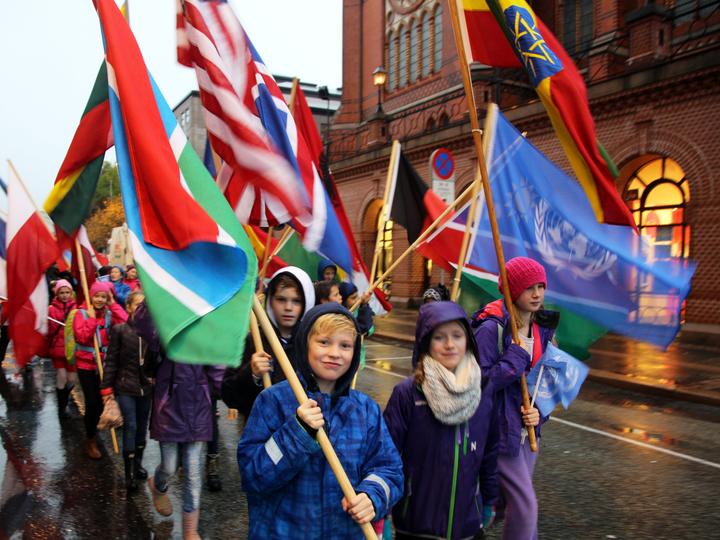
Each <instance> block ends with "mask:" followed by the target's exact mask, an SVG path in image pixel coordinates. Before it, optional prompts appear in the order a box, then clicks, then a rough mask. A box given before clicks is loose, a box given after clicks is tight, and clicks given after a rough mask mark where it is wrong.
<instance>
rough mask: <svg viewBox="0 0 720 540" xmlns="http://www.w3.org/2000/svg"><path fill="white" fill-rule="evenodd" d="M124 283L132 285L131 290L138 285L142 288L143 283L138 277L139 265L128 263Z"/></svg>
mask: <svg viewBox="0 0 720 540" xmlns="http://www.w3.org/2000/svg"><path fill="white" fill-rule="evenodd" d="M123 283H124V284H125V285H127V286H128V287H130V290H131V291H134V290H135V289H137V288H138V287H139V288H140V289H142V284H141V283H140V280H139V279H138V271H137V267H136V266H135V265H134V264H128V265H127V266H126V267H125V279H124V280H123Z"/></svg>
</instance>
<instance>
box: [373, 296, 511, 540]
mask: <svg viewBox="0 0 720 540" xmlns="http://www.w3.org/2000/svg"><path fill="white" fill-rule="evenodd" d="M412 364H413V368H414V369H415V373H414V374H413V375H411V376H410V377H408V378H407V379H405V380H404V381H403V382H401V383H400V384H398V385H397V386H396V387H395V389H394V390H393V393H392V395H391V396H390V400H389V401H388V404H387V407H386V408H385V413H384V416H385V422H387V425H388V429H389V430H390V435H391V436H392V438H393V441H394V442H395V446H396V447H397V449H398V451H399V452H400V454H401V455H402V460H403V472H404V474H405V496H404V498H403V499H401V500H400V502H398V504H396V505H395V507H394V508H393V512H392V514H393V524H394V526H395V532H396V538H397V540H409V539H420V538H448V539H452V540H456V539H457V540H459V539H469V538H475V537H476V535H479V534H482V533H481V529H482V528H483V527H484V526H487V525H489V523H490V522H491V520H492V518H493V516H494V509H493V505H495V504H496V502H497V498H498V476H497V459H498V456H497V452H498V422H497V417H496V414H495V413H494V411H495V409H494V387H493V383H492V382H491V381H489V380H488V379H486V378H484V377H483V376H482V374H481V370H480V361H479V358H478V350H477V346H476V344H475V340H474V339H473V335H472V331H471V330H470V324H469V322H468V319H467V315H465V311H464V310H463V309H462V308H461V307H460V306H459V305H457V304H456V303H454V302H433V303H430V304H426V305H423V306H421V307H420V315H419V317H418V322H417V327H416V331H415V348H414V350H413V356H412Z"/></svg>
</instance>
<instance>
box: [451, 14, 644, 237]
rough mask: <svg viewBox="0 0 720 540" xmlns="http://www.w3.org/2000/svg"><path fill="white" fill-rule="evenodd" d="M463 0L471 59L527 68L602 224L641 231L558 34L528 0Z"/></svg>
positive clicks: (580, 79) (466, 37) (531, 80)
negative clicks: (596, 131)
mask: <svg viewBox="0 0 720 540" xmlns="http://www.w3.org/2000/svg"><path fill="white" fill-rule="evenodd" d="M457 1H458V3H461V4H462V6H459V7H462V8H463V10H464V14H465V18H464V21H465V27H466V29H467V35H466V36H463V37H464V39H466V41H469V43H470V49H469V50H470V52H471V53H472V55H473V57H472V58H468V61H472V60H478V61H480V62H482V63H484V64H487V65H490V66H500V67H502V66H509V67H523V68H525V71H526V72H527V74H528V76H529V77H530V82H531V83H532V86H533V88H535V91H536V92H537V94H538V96H539V97H540V100H541V101H542V103H543V105H544V106H545V110H546V111H547V113H548V116H549V117H550V121H551V122H552V125H553V128H554V129H555V133H556V134H557V136H558V139H560V143H561V144H562V147H563V149H564V150H565V154H566V155H567V157H568V160H569V161H570V165H571V166H572V168H573V170H574V171H575V175H576V176H577V178H578V181H579V182H580V185H581V186H582V187H583V189H584V190H585V194H586V195H587V197H588V199H589V200H590V204H591V205H592V210H593V212H594V214H595V217H596V219H597V220H598V222H599V223H608V224H611V225H627V226H629V227H632V228H633V229H635V220H634V219H633V216H632V214H631V213H630V210H629V209H628V207H627V205H626V204H625V203H624V202H623V200H622V198H621V197H620V194H619V193H618V191H617V188H616V187H615V179H614V177H613V171H616V170H617V169H615V165H614V164H612V161H611V160H610V158H609V156H608V155H607V152H605V149H604V148H602V146H601V145H600V142H599V141H598V140H597V136H596V135H595V122H594V120H593V118H592V115H591V114H590V103H589V101H588V96H587V89H586V88H585V81H584V80H583V78H582V76H581V75H580V72H579V71H578V69H577V66H576V65H575V62H573V60H572V59H571V58H570V57H569V56H568V54H567V53H566V52H565V49H563V47H562V45H560V43H559V42H558V41H557V39H556V38H555V36H554V35H553V34H552V32H550V30H548V29H547V27H546V26H545V24H544V23H543V22H542V20H540V19H539V18H538V17H537V16H536V15H535V13H534V12H533V10H532V8H530V6H529V5H528V4H527V3H526V2H525V0H457ZM493 19H494V24H493ZM461 26H462V25H461ZM476 55H477V56H476ZM513 55H514V56H515V62H513V61H512V56H513ZM611 169H612V170H611Z"/></svg>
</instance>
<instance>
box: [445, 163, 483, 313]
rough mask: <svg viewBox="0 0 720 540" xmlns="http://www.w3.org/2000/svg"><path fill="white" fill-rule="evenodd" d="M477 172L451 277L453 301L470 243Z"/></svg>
mask: <svg viewBox="0 0 720 540" xmlns="http://www.w3.org/2000/svg"><path fill="white" fill-rule="evenodd" d="M479 173H480V171H479V170H478V173H477V174H476V175H475V180H474V181H473V183H472V195H471V197H472V199H471V203H470V211H469V212H468V219H467V223H466V224H465V233H464V234H463V241H462V244H461V245H460V257H459V258H458V266H457V270H455V279H453V286H452V293H451V295H450V300H452V301H453V302H455V300H456V299H457V295H458V291H459V290H460V279H461V278H462V270H463V268H464V267H465V257H466V256H467V250H468V244H469V243H470V229H471V228H472V224H473V221H474V220H475V208H476V206H477V200H478V191H479V190H480V174H479Z"/></svg>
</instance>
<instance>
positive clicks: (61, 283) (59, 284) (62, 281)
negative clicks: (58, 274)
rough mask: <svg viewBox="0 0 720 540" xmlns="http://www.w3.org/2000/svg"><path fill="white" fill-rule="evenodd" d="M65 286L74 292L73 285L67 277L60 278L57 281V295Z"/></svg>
mask: <svg viewBox="0 0 720 540" xmlns="http://www.w3.org/2000/svg"><path fill="white" fill-rule="evenodd" d="M63 287H67V288H68V289H70V292H72V290H73V288H72V285H70V283H69V282H68V280H67V279H58V280H57V281H56V282H55V296H57V293H59V292H60V289H62V288H63Z"/></svg>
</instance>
